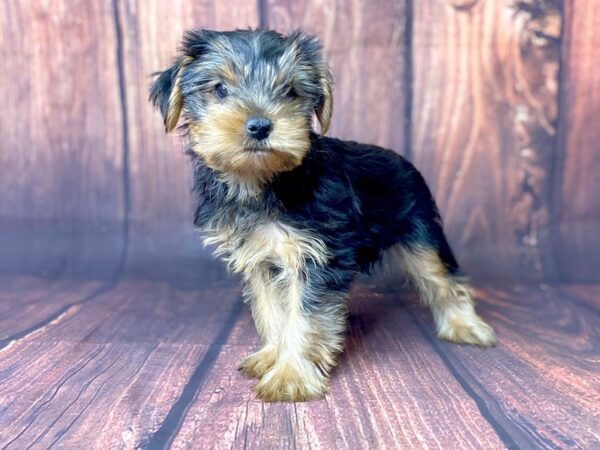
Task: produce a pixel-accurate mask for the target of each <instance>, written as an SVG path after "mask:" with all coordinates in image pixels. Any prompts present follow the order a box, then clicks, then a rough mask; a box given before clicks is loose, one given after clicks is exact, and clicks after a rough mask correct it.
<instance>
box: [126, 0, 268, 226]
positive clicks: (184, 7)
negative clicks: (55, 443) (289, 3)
mask: <svg viewBox="0 0 600 450" xmlns="http://www.w3.org/2000/svg"><path fill="white" fill-rule="evenodd" d="M118 13H119V22H120V24H121V28H122V30H123V33H122V39H123V40H122V42H121V45H122V47H123V54H124V59H123V61H122V65H123V67H122V70H123V77H124V82H125V83H124V84H125V97H126V99H127V113H128V116H127V123H128V125H129V135H128V140H129V171H130V176H131V185H130V187H131V217H132V219H133V220H134V224H139V223H142V225H143V226H145V227H146V230H140V232H142V233H145V232H146V231H147V229H148V228H151V227H153V226H155V225H156V224H159V223H161V222H167V223H175V224H181V223H184V224H191V223H192V207H191V202H190V187H191V184H190V180H191V167H190V164H189V160H188V159H189V158H188V157H186V156H185V155H183V152H182V145H181V139H179V138H178V137H177V136H166V135H165V132H164V125H163V123H162V118H161V117H160V114H159V113H157V112H156V111H154V110H153V108H152V106H151V104H150V102H149V101H148V89H149V86H150V82H151V80H152V77H151V74H152V73H154V72H157V71H160V70H164V69H166V68H168V67H169V65H170V63H171V62H172V59H173V57H174V56H175V52H176V50H177V48H178V46H179V44H180V42H181V39H182V37H183V33H184V31H186V30H188V29H191V28H200V27H206V28H211V29H233V28H247V27H249V26H252V27H253V26H256V25H257V24H258V12H257V6H256V2H245V3H243V4H242V3H240V4H239V5H235V6H233V5H232V4H231V3H230V2H221V1H206V2H176V3H173V2H163V1H156V0H154V1H136V0H131V1H122V2H119V8H118ZM175 134H176V133H175ZM135 226H136V225H134V230H133V234H134V236H135V234H136V231H135V230H136V229H137V228H135ZM188 226H190V227H191V225H188Z"/></svg>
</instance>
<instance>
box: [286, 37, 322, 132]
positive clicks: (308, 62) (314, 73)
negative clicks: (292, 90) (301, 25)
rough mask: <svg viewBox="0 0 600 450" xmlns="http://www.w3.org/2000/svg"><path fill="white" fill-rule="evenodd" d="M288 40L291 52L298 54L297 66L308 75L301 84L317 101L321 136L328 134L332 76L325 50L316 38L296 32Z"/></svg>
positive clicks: (316, 111)
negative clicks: (324, 55)
mask: <svg viewBox="0 0 600 450" xmlns="http://www.w3.org/2000/svg"><path fill="white" fill-rule="evenodd" d="M288 39H289V40H290V41H291V45H290V47H289V49H290V50H289V51H290V52H294V53H295V54H296V64H297V65H298V66H299V67H301V68H302V69H304V70H305V71H306V72H307V74H308V79H306V80H302V81H301V83H302V84H304V85H305V86H306V90H307V91H309V92H310V93H311V94H312V95H313V96H314V97H315V99H316V101H315V108H314V112H315V115H316V116H317V120H318V121H319V124H320V125H321V134H325V133H327V130H328V128H329V122H330V120H331V114H332V112H333V97H332V84H333V81H332V76H331V72H330V71H329V67H328V66H327V64H326V63H325V61H324V59H323V48H322V46H321V43H320V42H319V41H318V40H317V38H315V37H314V36H310V35H308V34H306V33H304V32H302V31H299V30H298V31H294V32H293V33H292V34H290V36H289V37H288Z"/></svg>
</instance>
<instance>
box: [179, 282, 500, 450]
mask: <svg viewBox="0 0 600 450" xmlns="http://www.w3.org/2000/svg"><path fill="white" fill-rule="evenodd" d="M376 292H377V290H376V289H375V288H374V287H373V286H370V287H365V286H362V287H361V288H359V289H358V290H356V291H355V293H354V295H353V299H352V301H351V316H350V328H349V332H348V337H347V346H348V350H347V352H346V353H345V354H344V355H343V356H342V358H341V361H340V364H339V367H338V368H337V369H336V370H335V373H334V375H333V378H332V380H331V382H330V392H329V394H328V395H327V396H326V398H325V399H324V400H319V401H312V402H308V403H297V404H263V403H261V402H259V401H257V400H256V399H255V398H254V396H253V394H252V393H251V387H252V384H253V383H254V382H253V381H251V380H248V379H246V378H244V377H243V376H242V375H240V374H239V373H236V371H235V367H236V363H237V362H238V361H239V359H241V358H242V357H243V356H246V355H247V354H248V353H250V352H252V351H255V350H256V349H257V347H258V339H257V336H256V332H255V331H254V327H253V325H252V323H251V319H250V316H249V314H247V313H246V314H245V315H244V316H243V318H242V320H241V321H240V322H238V324H237V325H236V327H235V328H234V331H233V333H232V334H231V337H230V339H229V341H228V345H227V346H226V347H225V348H224V349H223V352H222V353H221V355H220V357H219V359H218V360H217V361H216V363H215V366H214V369H213V371H212V372H211V373H210V375H209V377H208V378H207V380H206V381H205V383H204V385H203V386H202V389H201V390H200V391H199V393H198V395H197V397H196V400H195V402H194V404H193V405H192V407H191V408H190V410H189V412H188V414H187V415H186V417H185V418H184V420H183V423H182V425H181V428H180V430H179V431H178V433H177V434H176V436H175V437H174V440H173V446H174V447H175V448H186V447H190V446H197V447H199V448H210V447H213V446H215V448H232V447H233V448H238V447H244V448H275V447H276V448H365V447H368V448H421V447H427V448H447V445H448V443H449V442H451V443H452V445H453V448H490V449H492V448H503V444H502V442H501V441H500V440H499V439H498V437H497V436H496V433H495V431H494V429H493V428H492V427H491V426H490V424H488V423H487V422H486V420H485V419H484V418H483V417H482V416H481V414H480V413H479V411H478V408H477V405H476V404H475V402H474V401H473V400H472V399H471V398H469V397H468V395H466V394H465V392H464V391H463V390H462V388H461V386H460V385H459V384H458V382H457V381H456V379H454V377H453V375H452V374H451V373H450V372H449V371H448V370H447V369H446V368H445V367H444V364H443V362H442V361H441V360H440V359H439V357H438V356H437V355H436V354H435V352H433V351H432V348H431V346H430V344H429V343H428V342H427V340H426V339H425V338H424V336H423V334H422V332H421V331H420V330H419V329H418V328H417V327H415V325H414V323H413V319H412V317H411V315H410V314H409V310H408V309H409V308H413V307H414V305H411V306H410V307H409V306H407V305H406V304H403V302H402V301H398V299H396V298H394V297H393V296H390V295H387V296H385V295H382V294H377V293H376ZM249 342H250V343H251V345H248V343H249ZM480 352H482V353H485V354H486V355H488V357H492V356H493V354H494V353H495V352H496V350H491V351H489V352H487V351H482V350H480ZM208 429H210V430H211V432H210V433H206V430H208Z"/></svg>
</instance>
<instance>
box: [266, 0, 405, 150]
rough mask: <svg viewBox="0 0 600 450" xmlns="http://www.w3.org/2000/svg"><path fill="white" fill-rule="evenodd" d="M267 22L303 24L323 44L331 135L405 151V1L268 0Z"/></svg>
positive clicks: (285, 27) (280, 27)
mask: <svg viewBox="0 0 600 450" xmlns="http://www.w3.org/2000/svg"><path fill="white" fill-rule="evenodd" d="M263 13H264V17H265V23H266V25H267V26H268V27H269V28H273V29H275V30H277V31H280V32H283V33H287V32H290V31H291V30H293V29H296V28H302V29H304V30H306V31H308V32H310V33H312V34H314V35H316V36H317V37H318V38H319V39H320V40H321V42H322V43H323V45H324V48H325V57H326V60H327V62H328V63H329V65H330V67H331V70H332V73H333V78H334V88H333V96H334V101H333V104H334V108H333V118H332V122H331V128H330V131H329V132H328V135H329V136H333V137H339V138H343V139H351V140H356V141H360V142H368V143H372V144H378V145H382V146H384V147H388V148H392V149H393V150H395V151H396V152H398V153H402V154H404V153H406V149H405V142H404V140H405V132H404V131H405V127H404V115H405V110H406V107H407V101H408V90H409V86H408V85H407V84H406V75H407V73H406V70H407V62H406V55H405V49H406V48H405V45H404V44H405V42H404V40H405V33H406V28H405V25H406V2H405V1H404V0H402V1H393V2H392V1H386V2H378V4H377V6H376V7H373V4H372V3H370V2H367V1H358V2H320V1H316V0H302V1H292V0H268V1H266V2H265V10H264V12H263Z"/></svg>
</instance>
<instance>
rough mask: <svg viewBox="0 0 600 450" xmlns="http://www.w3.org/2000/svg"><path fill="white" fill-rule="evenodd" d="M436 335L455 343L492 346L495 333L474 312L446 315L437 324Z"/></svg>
mask: <svg viewBox="0 0 600 450" xmlns="http://www.w3.org/2000/svg"><path fill="white" fill-rule="evenodd" d="M438 337H439V338H440V339H445V340H447V341H451V342H455V343H457V344H470V345H478V346H480V347H493V346H494V345H496V333H494V330H493V329H492V327H490V326H489V325H488V324H487V323H485V322H484V321H483V319H481V317H479V316H478V315H477V314H475V312H473V313H472V314H465V315H455V316H451V317H448V318H447V320H445V321H444V322H443V323H441V324H439V326H438Z"/></svg>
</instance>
